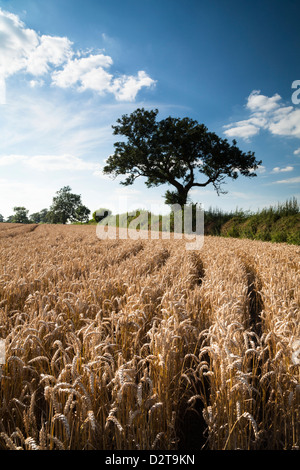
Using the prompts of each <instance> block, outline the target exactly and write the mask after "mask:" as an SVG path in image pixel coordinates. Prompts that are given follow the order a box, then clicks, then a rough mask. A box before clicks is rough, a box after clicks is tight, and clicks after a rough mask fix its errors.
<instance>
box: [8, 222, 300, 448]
mask: <svg viewBox="0 0 300 470" xmlns="http://www.w3.org/2000/svg"><path fill="white" fill-rule="evenodd" d="M9 225H10V227H8V224H0V239H1V240H0V259H1V265H0V338H3V339H5V344H6V360H5V364H3V365H2V366H1V365H0V375H1V381H0V448H2V449H28V450H31V449H67V450H69V449H79V450H85V449H86V450H88V449H106V450H111V449H118V450H121V449H126V450H131V449H141V450H144V449H162V450H172V449H173V450H176V449H201V448H206V449H298V448H299V445H300V442H299V438H300V436H299V403H300V401H299V398H300V384H299V363H300V359H299V354H300V353H299V349H300V344H299V343H300V341H299V339H300V331H299V300H300V270H299V260H300V257H299V254H300V248H299V247H297V246H289V245H285V244H270V243H265V242H259V241H248V240H238V239H227V238H217V237H205V241H204V246H203V248H202V249H201V250H200V251H186V250H185V242H184V241H183V240H152V241H151V240H136V241H134V240H102V241H101V240H99V239H98V238H97V237H96V229H95V227H89V226H51V225H42V226H12V225H11V224H9Z"/></svg>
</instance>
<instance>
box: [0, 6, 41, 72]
mask: <svg viewBox="0 0 300 470" xmlns="http://www.w3.org/2000/svg"><path fill="white" fill-rule="evenodd" d="M0 31H1V43H0V57H1V61H0V75H1V76H2V77H4V78H6V77H8V76H10V75H12V74H14V73H16V72H18V71H20V70H22V69H24V68H26V65H27V60H28V57H29V56H30V54H31V53H32V52H33V51H34V50H35V48H36V47H37V46H38V45H39V38H38V35H37V33H36V32H35V31H34V30H32V29H28V28H26V27H25V25H24V23H22V21H20V19H19V17H18V16H16V15H13V14H12V13H9V12H6V11H3V10H1V9H0Z"/></svg>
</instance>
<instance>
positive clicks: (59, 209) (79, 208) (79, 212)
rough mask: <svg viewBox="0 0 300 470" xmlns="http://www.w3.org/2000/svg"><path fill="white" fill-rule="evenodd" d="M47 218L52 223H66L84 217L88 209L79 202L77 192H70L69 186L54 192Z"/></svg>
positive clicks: (88, 211) (79, 198) (79, 197)
mask: <svg viewBox="0 0 300 470" xmlns="http://www.w3.org/2000/svg"><path fill="white" fill-rule="evenodd" d="M56 194H57V196H55V197H54V198H53V202H52V205H51V207H50V211H49V213H48V215H47V218H48V220H49V222H50V223H53V224H66V223H67V222H69V221H70V222H76V221H81V220H82V219H86V218H87V216H88V214H89V213H90V210H89V209H88V208H87V207H86V206H84V205H83V204H82V202H81V196H80V195H79V194H73V193H71V188H70V186H64V187H63V188H61V189H60V190H59V191H57V192H56Z"/></svg>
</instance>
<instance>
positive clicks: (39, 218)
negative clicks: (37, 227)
mask: <svg viewBox="0 0 300 470" xmlns="http://www.w3.org/2000/svg"><path fill="white" fill-rule="evenodd" d="M48 212H49V211H48V209H42V210H41V211H40V212H34V213H33V214H31V215H30V216H29V221H30V223H33V224H45V223H47V222H48Z"/></svg>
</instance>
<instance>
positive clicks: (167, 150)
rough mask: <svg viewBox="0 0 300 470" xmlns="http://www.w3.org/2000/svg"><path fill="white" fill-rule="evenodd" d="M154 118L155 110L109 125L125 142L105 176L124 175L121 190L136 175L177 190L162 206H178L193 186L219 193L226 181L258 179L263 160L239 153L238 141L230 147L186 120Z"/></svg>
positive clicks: (117, 147) (117, 145) (118, 146)
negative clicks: (257, 172)
mask: <svg viewBox="0 0 300 470" xmlns="http://www.w3.org/2000/svg"><path fill="white" fill-rule="evenodd" d="M157 114H158V110H157V109H155V110H151V111H147V110H145V109H144V108H142V109H137V110H136V111H134V112H133V113H131V114H130V115H123V116H122V118H120V119H118V120H117V125H115V126H112V127H113V129H114V135H121V136H124V137H126V138H127V140H125V141H120V142H116V143H115V144H114V146H115V152H114V154H113V155H111V156H110V157H108V159H107V161H106V165H105V166H104V168H103V172H104V173H105V174H111V175H113V176H114V177H116V176H119V175H125V179H124V180H123V181H122V182H121V184H123V185H125V186H127V185H131V184H133V183H134V181H135V180H136V179H137V178H138V177H140V176H142V177H145V178H146V182H145V184H146V185H147V187H149V188H150V187H153V186H159V185H162V184H169V185H171V186H173V187H174V188H175V190H173V191H169V190H168V191H167V192H166V194H165V202H166V203H167V204H180V205H181V206H183V205H184V204H186V202H187V199H188V193H189V191H190V189H191V188H192V187H195V186H196V187H205V186H207V185H209V184H212V185H213V186H214V188H215V190H216V191H217V193H218V194H221V193H224V191H223V190H222V183H223V182H224V180H225V178H226V177H229V178H232V179H236V178H237V177H238V176H239V175H240V174H241V175H243V176H247V177H250V178H253V177H254V176H256V173H255V170H256V169H257V168H258V166H259V165H260V164H261V161H257V160H256V158H255V155H254V153H253V152H248V153H244V152H242V151H241V150H240V149H239V148H238V147H237V146H236V141H234V140H233V142H232V145H231V144H230V143H229V142H228V141H227V139H221V138H220V137H218V136H217V135H216V134H215V133H213V132H208V130H207V128H206V127H205V126H204V125H203V124H199V123H198V122H197V121H195V120H192V119H190V118H187V117H186V118H172V117H168V118H166V119H162V120H161V121H157V119H156V117H157Z"/></svg>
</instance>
